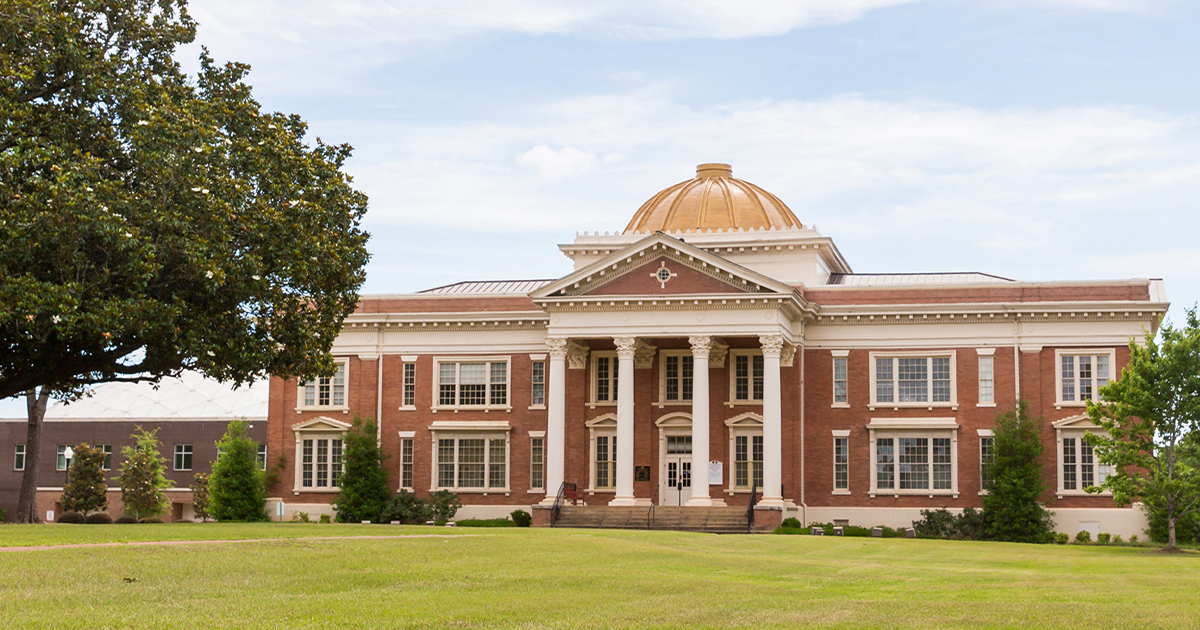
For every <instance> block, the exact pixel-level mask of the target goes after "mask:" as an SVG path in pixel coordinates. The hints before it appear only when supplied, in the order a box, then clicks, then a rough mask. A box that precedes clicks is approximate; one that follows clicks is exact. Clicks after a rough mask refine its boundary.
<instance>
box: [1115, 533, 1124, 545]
mask: <svg viewBox="0 0 1200 630" xmlns="http://www.w3.org/2000/svg"><path fill="white" fill-rule="evenodd" d="M1112 543H1113V544H1114V545H1124V544H1125V541H1124V540H1121V535H1120V534H1117V535H1116V536H1113V539H1112Z"/></svg>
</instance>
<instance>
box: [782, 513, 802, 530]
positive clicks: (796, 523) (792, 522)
mask: <svg viewBox="0 0 1200 630" xmlns="http://www.w3.org/2000/svg"><path fill="white" fill-rule="evenodd" d="M780 527H789V528H793V529H798V528H801V527H804V525H803V524H802V523H801V522H800V519H798V518H796V517H795V516H789V517H787V518H785V519H783V523H782V524H781V525H780Z"/></svg>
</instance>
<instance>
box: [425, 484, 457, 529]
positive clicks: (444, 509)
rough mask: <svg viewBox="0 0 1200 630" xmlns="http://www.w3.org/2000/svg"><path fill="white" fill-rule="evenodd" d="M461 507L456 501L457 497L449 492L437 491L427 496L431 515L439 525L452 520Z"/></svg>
mask: <svg viewBox="0 0 1200 630" xmlns="http://www.w3.org/2000/svg"><path fill="white" fill-rule="evenodd" d="M461 507H462V501H459V500H458V495H457V494H454V493H453V492H450V491H449V490H438V491H437V492H432V493H430V494H429V509H430V511H431V512H432V514H433V520H434V521H437V522H439V523H445V522H446V521H449V520H450V519H452V518H454V515H455V514H457V513H458V509H459V508H461Z"/></svg>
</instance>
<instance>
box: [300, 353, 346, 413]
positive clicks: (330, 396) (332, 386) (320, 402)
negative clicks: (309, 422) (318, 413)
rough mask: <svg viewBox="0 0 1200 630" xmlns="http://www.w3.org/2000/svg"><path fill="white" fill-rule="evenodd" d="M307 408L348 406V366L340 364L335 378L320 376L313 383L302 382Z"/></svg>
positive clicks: (334, 375) (301, 386) (334, 374)
mask: <svg viewBox="0 0 1200 630" xmlns="http://www.w3.org/2000/svg"><path fill="white" fill-rule="evenodd" d="M300 388H301V389H302V390H303V392H304V406H305V407H345V406H346V364H345V363H339V364H338V366H337V371H336V372H334V373H333V376H319V377H317V379H316V380H313V381H301V382H300Z"/></svg>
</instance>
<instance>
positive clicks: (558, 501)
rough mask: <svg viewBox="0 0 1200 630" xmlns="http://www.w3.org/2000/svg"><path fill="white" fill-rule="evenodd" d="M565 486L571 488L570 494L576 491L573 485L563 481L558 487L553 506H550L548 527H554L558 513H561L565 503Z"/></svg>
mask: <svg viewBox="0 0 1200 630" xmlns="http://www.w3.org/2000/svg"><path fill="white" fill-rule="evenodd" d="M567 486H570V487H571V491H572V492H575V491H576V486H575V484H573V483H567V482H565V481H564V482H562V485H560V486H559V487H558V495H557V496H555V497H554V504H553V505H551V506H550V527H554V524H555V523H557V522H558V515H559V512H562V507H563V503H565V502H566V498H567Z"/></svg>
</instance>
